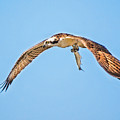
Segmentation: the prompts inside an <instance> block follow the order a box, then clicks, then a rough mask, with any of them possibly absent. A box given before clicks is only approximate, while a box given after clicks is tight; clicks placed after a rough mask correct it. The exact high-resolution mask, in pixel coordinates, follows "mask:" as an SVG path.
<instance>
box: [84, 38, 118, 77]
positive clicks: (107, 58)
mask: <svg viewBox="0 0 120 120" xmlns="http://www.w3.org/2000/svg"><path fill="white" fill-rule="evenodd" d="M85 42H86V47H87V48H88V49H89V50H90V51H91V52H92V53H93V54H94V56H95V58H96V60H97V61H98V63H99V64H100V66H101V67H103V69H104V70H105V71H106V72H108V73H109V74H110V75H112V76H114V77H116V78H118V79H120V61H119V60H118V59H117V58H115V57H114V56H112V54H111V53H110V52H109V51H108V50H107V49H106V48H105V47H104V46H103V45H100V44H98V43H96V42H93V41H90V40H86V41H85Z"/></svg>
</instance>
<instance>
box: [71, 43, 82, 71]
mask: <svg viewBox="0 0 120 120" xmlns="http://www.w3.org/2000/svg"><path fill="white" fill-rule="evenodd" d="M72 47H73V49H71V52H73V53H74V55H75V59H76V63H77V66H78V68H79V70H82V68H81V66H80V65H81V56H80V54H79V53H78V51H79V47H78V46H77V44H75V45H73V46H72Z"/></svg>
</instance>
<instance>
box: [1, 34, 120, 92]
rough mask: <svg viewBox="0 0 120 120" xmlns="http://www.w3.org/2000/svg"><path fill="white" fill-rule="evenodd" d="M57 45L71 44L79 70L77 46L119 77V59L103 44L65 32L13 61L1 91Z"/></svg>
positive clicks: (63, 46) (67, 45)
mask: <svg viewBox="0 0 120 120" xmlns="http://www.w3.org/2000/svg"><path fill="white" fill-rule="evenodd" d="M54 46H58V47H61V48H65V47H69V46H72V47H73V49H71V52H73V53H74V55H75V58H76V62H77V65H78V68H79V70H81V67H80V65H81V61H80V59H81V56H80V55H79V53H78V50H79V47H81V48H87V49H88V50H90V51H91V52H92V53H93V55H94V56H95V58H96V60H97V61H98V63H99V64H100V66H101V67H102V68H103V69H104V70H105V71H106V72H108V73H109V74H110V75H112V76H114V77H116V78H118V79H120V61H119V60H118V59H117V58H115V57H114V56H113V55H112V54H111V53H110V52H109V51H108V50H107V49H106V48H105V47H104V46H103V45H100V44H98V43H96V42H94V41H92V40H89V39H87V38H84V37H80V36H75V35H71V34H67V33H59V34H56V35H53V36H52V37H50V38H49V39H46V40H44V41H42V42H40V43H38V44H37V45H35V46H33V47H32V48H30V49H28V50H27V51H25V52H24V53H23V54H22V55H21V56H20V58H19V59H18V60H17V62H16V63H15V65H14V67H13V68H12V70H11V72H10V73H9V75H8V77H7V79H6V80H5V81H4V82H3V83H2V84H1V87H0V88H1V89H2V90H1V91H3V90H5V91H6V90H7V89H8V87H9V85H10V84H11V83H12V81H13V80H14V79H15V78H16V76H17V75H18V74H19V73H20V72H21V71H22V70H23V69H24V68H25V67H26V66H27V65H28V64H29V63H31V62H32V60H33V59H35V58H36V57H37V56H38V55H39V54H40V53H42V52H43V51H45V50H47V49H49V48H51V47H54Z"/></svg>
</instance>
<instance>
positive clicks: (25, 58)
mask: <svg viewBox="0 0 120 120" xmlns="http://www.w3.org/2000/svg"><path fill="white" fill-rule="evenodd" d="M44 42H45V41H42V42H40V43H38V44H37V45H35V46H33V47H32V48H30V49H28V50H27V51H25V52H24V53H23V54H22V55H21V56H20V58H19V59H18V60H17V62H16V63H15V65H14V67H13V68H12V70H11V72H10V74H9V75H8V77H7V79H6V80H5V81H4V82H3V83H2V84H1V87H0V88H1V89H2V90H1V92H2V91H3V90H4V89H5V91H6V90H7V89H8V87H9V85H10V84H11V83H12V81H13V80H14V79H15V78H16V76H17V75H18V74H19V73H20V72H21V71H22V70H23V69H24V68H25V67H26V66H27V65H28V64H29V63H31V62H32V60H33V59H35V58H36V57H37V56H38V55H39V54H40V53H42V52H43V51H45V50H46V49H48V48H51V47H49V46H47V47H44V46H43V45H44Z"/></svg>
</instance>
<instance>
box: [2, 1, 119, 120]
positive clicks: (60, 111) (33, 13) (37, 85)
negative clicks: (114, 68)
mask: <svg viewBox="0 0 120 120" xmlns="http://www.w3.org/2000/svg"><path fill="white" fill-rule="evenodd" d="M59 32H65V33H71V34H74V35H80V36H84V37H86V38H89V39H91V40H94V41H96V42H98V43H101V44H103V45H105V46H106V47H107V48H108V49H109V50H110V51H111V52H112V54H113V55H114V56H115V57H117V58H119V59H120V49H119V45H120V37H119V35H120V1H119V0H99V1H98V0H89V1H88V0H69V1H68V0H1V1H0V41H1V42H0V51H1V55H0V62H1V67H0V68H1V69H0V82H3V81H4V80H5V79H6V77H7V75H8V74H9V72H10V70H11V68H12V67H13V65H14V63H15V62H16V60H17V59H18V58H19V56H20V55H21V54H22V53H23V52H24V51H25V50H27V49H28V48H30V47H31V46H33V45H35V44H36V43H39V42H41V41H42V40H44V39H46V38H49V37H51V36H52V35H53V34H56V33H59ZM70 49H71V47H69V48H64V49H63V48H57V47H55V48H52V49H50V50H48V51H45V52H44V53H42V54H41V55H40V56H39V57H38V58H36V59H35V60H34V61H33V62H32V63H31V64H30V65H29V66H28V67H27V68H25V69H24V70H23V71H22V72H21V74H20V75H18V77H17V78H16V79H15V80H14V81H13V83H12V85H11V86H10V87H9V89H8V91H7V92H6V93H5V92H3V93H2V94H1V95H0V106H1V108H0V119H1V120H3V119H4V120H8V119H9V120H33V119H35V120H40V119H41V120H120V110H119V109H120V81H119V80H117V79H116V78H113V77H112V76H110V75H108V74H107V73H106V72H105V71H104V70H103V69H102V68H101V67H100V66H99V65H98V63H97V62H96V60H95V58H94V57H93V55H92V54H91V52H89V51H88V50H87V49H82V48H81V49H80V54H81V55H82V68H83V70H84V72H83V71H79V70H78V68H77V65H76V63H75V59H74V55H73V54H72V53H71V52H70Z"/></svg>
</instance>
